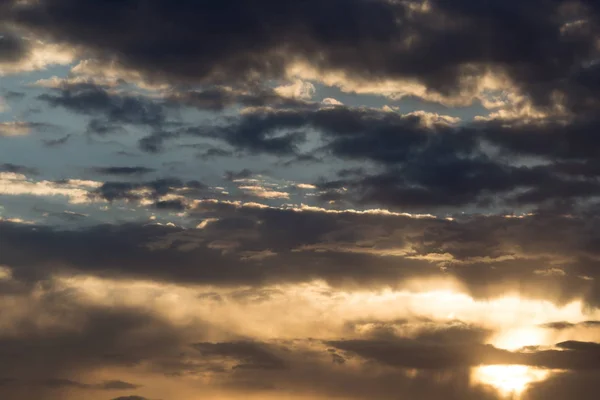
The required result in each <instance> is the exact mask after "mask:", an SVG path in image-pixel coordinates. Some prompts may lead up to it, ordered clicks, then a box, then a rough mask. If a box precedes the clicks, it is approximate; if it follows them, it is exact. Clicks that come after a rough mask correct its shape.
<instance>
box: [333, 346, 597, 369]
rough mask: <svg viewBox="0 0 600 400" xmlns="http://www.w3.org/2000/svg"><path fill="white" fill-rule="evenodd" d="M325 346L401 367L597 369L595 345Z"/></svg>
mask: <svg viewBox="0 0 600 400" xmlns="http://www.w3.org/2000/svg"><path fill="white" fill-rule="evenodd" d="M327 345H329V346H332V347H335V348H337V349H339V350H343V351H348V352H351V353H355V354H358V355H359V356H361V357H364V358H367V359H373V360H375V361H378V362H381V363H384V364H387V365H390V366H394V367H400V368H417V369H446V368H461V367H475V366H478V365H528V366H534V367H539V368H546V369H561V370H580V369H581V370H590V369H591V370H597V369H600V362H599V361H598V355H599V354H600V352H599V350H598V349H599V348H600V345H599V344H597V343H582V342H567V343H559V344H557V347H559V348H561V349H562V350H539V351H533V352H531V351H530V352H510V351H507V350H501V349H497V348H494V347H493V346H491V345H483V344H473V343H472V344H469V345H457V344H451V345H448V344H440V343H436V342H426V341H422V340H410V339H397V340H394V341H382V340H346V341H330V342H327Z"/></svg>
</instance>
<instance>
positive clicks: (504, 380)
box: [474, 365, 549, 398]
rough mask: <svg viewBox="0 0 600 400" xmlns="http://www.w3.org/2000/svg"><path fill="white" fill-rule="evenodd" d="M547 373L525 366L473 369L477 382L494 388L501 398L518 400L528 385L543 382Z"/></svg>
mask: <svg viewBox="0 0 600 400" xmlns="http://www.w3.org/2000/svg"><path fill="white" fill-rule="evenodd" d="M548 373H549V372H548V371H545V370H541V369H536V368H531V367H528V366H525V365H485V366H481V367H478V368H475V371H474V377H475V379H476V380H477V381H479V382H481V383H483V384H485V385H490V386H493V387H494V388H496V389H497V390H498V391H499V392H500V393H501V394H502V395H503V396H506V397H508V396H513V398H518V397H515V396H519V395H520V394H521V393H523V391H524V390H525V389H526V388H527V386H528V385H530V384H531V383H534V382H539V381H543V380H544V379H546V377H547V376H548Z"/></svg>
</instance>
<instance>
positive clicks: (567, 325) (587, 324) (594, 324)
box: [541, 321, 600, 331]
mask: <svg viewBox="0 0 600 400" xmlns="http://www.w3.org/2000/svg"><path fill="white" fill-rule="evenodd" d="M541 326H542V327H543V328H547V329H554V330H559V331H560V330H564V329H572V328H600V321H584V322H579V323H576V324H574V323H571V322H567V321H558V322H549V323H547V324H543V325H541Z"/></svg>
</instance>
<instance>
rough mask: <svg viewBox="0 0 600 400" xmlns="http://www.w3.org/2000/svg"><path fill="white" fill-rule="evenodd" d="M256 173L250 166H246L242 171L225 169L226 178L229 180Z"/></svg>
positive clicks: (247, 176) (245, 177) (243, 177)
mask: <svg viewBox="0 0 600 400" xmlns="http://www.w3.org/2000/svg"><path fill="white" fill-rule="evenodd" d="M253 175H254V173H253V172H252V171H250V170H249V169H248V168H244V169H243V170H241V171H237V172H235V171H225V179H226V180H228V181H234V180H236V179H248V178H251V177H252V176H253Z"/></svg>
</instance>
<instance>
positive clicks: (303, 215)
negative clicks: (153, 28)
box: [0, 184, 600, 304]
mask: <svg viewBox="0 0 600 400" xmlns="http://www.w3.org/2000/svg"><path fill="white" fill-rule="evenodd" d="M170 185H171V184H169V185H166V184H161V185H158V184H157V185H156V187H155V188H152V186H148V188H149V190H156V192H155V193H166V192H168V191H169V187H170ZM109 189H110V190H109ZM129 190H131V186H130V185H129V184H123V185H121V184H112V185H109V186H107V187H105V188H104V189H103V190H102V191H100V192H99V193H103V196H105V198H106V199H112V200H117V199H123V198H128V197H127V196H130V195H128V193H129ZM161 190H162V191H161ZM175 205H176V206H178V205H179V204H178V203H177V204H175ZM164 206H167V204H164ZM169 206H170V204H169ZM159 207H160V205H159ZM167 209H173V208H172V207H167ZM175 210H180V208H179V207H176V208H175ZM187 211H188V213H189V214H190V217H191V218H192V219H196V221H197V223H198V224H199V223H201V222H202V221H204V220H206V219H208V218H211V219H212V220H211V222H210V223H208V224H205V226H204V227H203V228H202V229H197V230H195V229H191V230H185V229H181V228H175V227H166V226H158V225H136V224H131V225H114V226H108V225H107V226H95V227H90V228H86V229H82V230H78V231H69V230H56V229H50V228H47V227H37V229H35V230H34V229H32V228H31V227H28V226H19V225H16V224H9V223H2V224H0V239H1V240H0V263H1V264H6V265H9V266H12V267H14V271H15V274H19V275H22V276H24V277H29V278H28V279H38V278H39V277H40V276H46V275H47V274H52V273H58V272H60V271H72V272H76V273H77V272H79V273H93V274H96V273H101V274H103V275H110V276H129V277H138V278H144V279H156V280H165V281H175V282H186V283H192V282H195V283H200V284H220V285H226V286H231V285H238V284H248V285H253V286H260V285H264V284H269V283H280V282H309V281H312V280H314V279H323V280H326V281H327V282H328V283H330V284H332V285H342V286H349V287H355V286H362V287H372V286H375V287H380V286H381V285H391V286H394V287H402V285H403V282H404V281H405V280H409V279H410V278H415V279H417V278H432V277H439V278H443V277H446V278H447V277H454V278H457V279H458V280H459V281H460V282H462V283H463V284H464V287H465V289H466V290H468V291H469V292H470V293H471V294H472V295H473V296H475V297H477V298H490V297H494V296H498V295H501V294H502V293H504V292H505V291H507V290H509V291H510V290H518V291H519V292H520V293H525V294H526V295H527V296H528V297H530V298H543V299H549V300H552V301H555V302H557V303H566V302H569V301H572V300H574V299H577V298H582V299H583V300H584V301H586V302H588V303H590V304H599V302H600V289H599V288H598V286H597V285H596V283H595V281H594V280H592V279H591V278H594V277H596V276H597V272H596V268H597V257H598V247H597V246H596V242H597V239H596V238H597V237H598V232H597V230H596V229H595V227H594V226H595V225H594V223H595V222H594V221H595V218H591V219H587V218H573V217H569V216H564V217H559V216H553V215H551V214H550V215H539V216H529V217H524V218H506V217H503V216H473V217H469V218H465V219H463V220H457V221H449V220H444V219H436V218H411V217H407V216H386V215H377V214H374V215H369V214H356V213H351V212H348V213H326V212H317V211H295V210H281V209H270V208H266V209H262V208H256V207H238V206H236V205H234V204H232V203H220V202H217V201H203V202H200V203H199V204H198V205H197V206H196V208H193V209H188V210H187ZM290 226H293V227H294V229H292V230H290V229H289V227H290ZM33 249H35V251H34V250H33ZM108 249H110V251H108ZM265 251H268V252H269V256H268V257H255V258H252V257H248V254H255V255H256V254H263V252H265ZM199 260H202V261H201V262H200V261H199ZM167 266H168V268H167Z"/></svg>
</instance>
